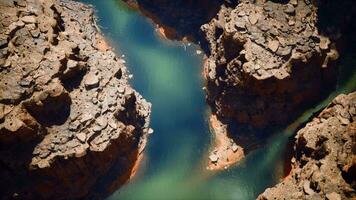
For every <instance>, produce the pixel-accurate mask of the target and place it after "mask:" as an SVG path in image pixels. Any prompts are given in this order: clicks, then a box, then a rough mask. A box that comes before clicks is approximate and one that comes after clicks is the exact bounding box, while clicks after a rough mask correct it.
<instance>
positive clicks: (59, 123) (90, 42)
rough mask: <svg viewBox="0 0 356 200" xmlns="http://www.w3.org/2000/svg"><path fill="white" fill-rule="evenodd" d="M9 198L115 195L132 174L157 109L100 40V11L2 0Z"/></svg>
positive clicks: (3, 156) (1, 127)
mask: <svg viewBox="0 0 356 200" xmlns="http://www.w3.org/2000/svg"><path fill="white" fill-rule="evenodd" d="M0 11H1V12H0V13H1V14H0V21H1V23H0V176H1V179H0V196H1V198H2V199H10V198H20V199H24V198H25V199H73V198H81V197H94V196H100V197H102V196H105V195H107V194H108V193H110V192H112V191H114V190H115V189H116V188H117V187H118V186H120V185H121V184H123V183H124V182H125V181H126V180H127V179H128V178H129V177H130V174H131V170H132V168H133V166H134V165H135V162H136V160H137V158H138V156H139V155H140V154H141V153H142V151H143V148H144V146H145V142H146V138H147V134H148V132H149V127H148V125H149V115H150V104H149V103H147V102H146V101H145V100H144V99H143V98H142V97H141V96H140V95H139V94H138V93H137V92H136V91H135V90H133V89H132V88H131V87H130V86H129V84H128V77H129V75H128V73H127V70H126V67H125V66H124V61H123V60H122V59H121V58H118V57H116V56H115V54H114V53H113V51H111V50H110V47H109V46H108V45H107V44H106V43H105V40H103V38H102V36H101V35H100V34H99V32H98V30H97V27H96V24H95V20H94V16H93V9H92V8H91V7H89V6H86V5H84V4H82V3H77V2H72V1H66V0H61V1H59V0H58V1H57V0H50V1H47V0H46V1H40V0H27V1H23V0H16V1H15V0H5V1H0Z"/></svg>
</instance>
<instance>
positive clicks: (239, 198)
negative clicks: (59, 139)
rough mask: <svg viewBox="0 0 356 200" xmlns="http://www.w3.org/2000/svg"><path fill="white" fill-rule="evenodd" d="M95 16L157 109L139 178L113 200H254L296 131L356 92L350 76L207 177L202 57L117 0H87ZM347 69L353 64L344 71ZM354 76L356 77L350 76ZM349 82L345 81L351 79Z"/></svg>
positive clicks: (270, 181)
mask: <svg viewBox="0 0 356 200" xmlns="http://www.w3.org/2000/svg"><path fill="white" fill-rule="evenodd" d="M83 2H86V3H90V4H93V5H94V6H95V8H96V10H97V15H98V18H99V21H98V23H99V26H100V27H101V29H102V32H103V33H104V34H105V35H106V37H107V38H108V40H109V41H110V44H111V46H113V47H115V49H116V52H117V53H118V55H120V54H124V55H125V60H126V61H127V66H128V69H129V70H130V72H131V73H132V74H133V75H134V77H133V79H132V81H131V83H132V84H133V86H134V88H135V89H136V90H137V91H138V92H140V93H141V94H142V96H144V98H146V99H147V100H148V101H150V102H151V103H152V105H153V106H152V115H151V126H152V128H153V129H154V131H155V132H154V134H153V135H151V137H150V138H149V141H148V145H147V147H146V153H145V159H144V162H143V163H142V166H141V167H140V170H139V172H138V174H137V175H136V177H135V178H134V179H133V180H131V181H130V182H129V183H127V184H126V185H125V186H123V187H122V188H120V189H119V190H118V191H117V192H115V193H114V194H113V195H111V196H110V197H109V198H108V199H110V200H116V199H132V200H140V199H154V200H159V199H162V200H163V199H164V200H166V199H216V200H218V199H224V200H225V199H236V200H249V199H255V198H256V197H257V195H258V194H260V193H261V192H263V191H264V190H265V189H266V188H267V187H270V186H272V185H274V184H276V183H277V182H278V181H279V178H281V176H282V174H283V169H282V168H281V166H283V164H284V163H283V162H284V155H283V154H284V150H285V147H286V144H287V143H288V141H289V137H290V136H292V134H293V133H295V128H296V127H297V126H298V125H299V124H302V123H304V122H305V121H306V120H307V119H308V118H310V116H312V114H313V113H314V112H316V111H317V110H320V109H321V108H322V107H323V106H325V105H327V102H329V101H330V99H331V98H332V97H334V96H335V95H336V94H337V93H340V92H349V91H353V90H354V89H355V80H356V77H355V72H354V70H351V71H352V72H351V73H350V70H349V71H347V72H344V75H345V78H343V80H345V81H344V82H342V83H341V85H340V86H339V88H338V91H337V92H335V93H334V94H333V95H331V96H330V98H329V99H328V100H326V101H324V102H323V103H321V104H320V105H319V106H318V107H316V108H314V109H311V110H309V111H307V112H306V113H305V114H304V115H303V116H301V118H299V119H298V120H297V121H296V122H295V123H294V124H292V125H291V126H290V127H289V128H287V129H286V130H285V131H281V132H280V133H278V134H274V135H272V136H271V138H270V139H269V141H268V142H267V144H266V145H265V146H264V147H262V148H260V149H258V150H256V151H254V152H252V153H250V154H249V155H248V156H247V157H246V159H244V160H243V161H242V162H241V163H239V164H238V165H237V166H235V167H232V168H230V169H228V170H226V171H222V172H214V173H212V172H209V171H207V170H205V169H204V168H203V166H202V158H203V156H204V154H205V153H206V151H207V149H208V145H209V144H210V141H209V136H210V133H209V131H208V124H207V119H206V118H205V117H206V113H207V106H206V104H205V97H204V93H203V90H202V87H203V80H202V77H201V71H202V62H203V58H202V56H200V55H197V54H196V53H195V52H196V49H197V47H196V46H194V45H191V46H188V45H187V44H183V43H180V42H170V41H166V40H163V39H161V38H159V37H158V36H157V35H156V34H155V31H154V24H153V23H152V22H150V20H148V19H146V18H145V17H143V16H141V15H140V14H139V13H138V12H136V11H134V10H131V9H130V8H128V7H126V5H125V4H124V3H122V2H121V1H117V0H83ZM347 64H349V63H348V62H346V63H344V65H347ZM349 74H351V75H353V76H351V77H350V76H348V75H349ZM346 77H347V78H346Z"/></svg>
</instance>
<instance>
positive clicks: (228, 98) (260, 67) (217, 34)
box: [202, 1, 338, 127]
mask: <svg viewBox="0 0 356 200" xmlns="http://www.w3.org/2000/svg"><path fill="white" fill-rule="evenodd" d="M316 22H317V8H316V6H315V5H313V4H307V3H305V1H290V2H289V3H288V4H280V3H274V2H272V1H267V2H264V1H256V2H255V3H250V1H241V2H240V4H239V5H238V6H237V7H236V8H233V9H232V8H223V9H221V11H220V12H219V14H218V17H217V18H215V19H213V20H212V21H211V22H210V23H209V24H206V25H204V26H203V27H202V28H203V30H204V31H205V32H206V35H207V39H208V40H209V43H210V57H209V59H208V60H207V61H206V64H205V67H204V70H205V77H206V80H207V93H208V101H209V103H210V105H211V106H212V107H213V110H214V112H216V113H217V114H218V115H219V116H220V117H223V118H230V119H233V120H234V121H236V122H238V123H241V124H246V123H249V124H251V125H253V126H255V127H266V126H268V125H278V124H285V123H286V122H288V121H289V120H290V119H291V118H294V117H295V116H298V114H300V111H302V110H303V109H304V108H305V107H306V105H310V104H311V103H313V102H314V103H315V102H318V100H320V99H322V98H323V97H325V94H327V93H328V92H329V91H331V89H333V88H334V84H335V80H336V76H335V71H336V70H335V67H333V66H332V61H334V60H336V59H337V58H338V53H337V51H336V49H335V46H334V45H333V44H332V43H331V41H330V40H329V38H328V37H325V36H322V35H320V34H319V33H318V28H317V27H316Z"/></svg>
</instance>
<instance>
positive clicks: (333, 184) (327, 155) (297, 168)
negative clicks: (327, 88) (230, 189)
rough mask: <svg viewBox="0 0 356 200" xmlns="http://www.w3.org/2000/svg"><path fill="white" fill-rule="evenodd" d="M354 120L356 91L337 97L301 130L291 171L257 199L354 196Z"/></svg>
mask: <svg viewBox="0 0 356 200" xmlns="http://www.w3.org/2000/svg"><path fill="white" fill-rule="evenodd" d="M355 120H356V92H353V93H351V94H349V95H339V96H338V97H336V98H335V99H334V100H333V101H332V103H331V104H330V105H329V106H328V107H327V108H326V109H324V110H323V111H322V112H321V113H320V114H319V115H318V116H317V117H315V118H314V119H313V120H312V121H311V122H309V123H308V124H306V125H305V127H304V128H302V129H301V130H299V131H298V133H297V136H296V142H295V146H294V150H295V155H294V157H293V158H292V161H291V163H292V170H291V172H290V175H289V176H288V177H286V178H285V180H284V181H283V182H281V183H279V184H278V185H276V186H275V187H273V188H269V189H267V190H266V191H265V192H264V193H263V194H261V195H260V196H259V197H258V199H259V200H269V199H291V200H293V199H298V200H299V199H328V200H341V199H355V198H356V188H355V186H356V185H355V184H356V151H355V148H356V121H355Z"/></svg>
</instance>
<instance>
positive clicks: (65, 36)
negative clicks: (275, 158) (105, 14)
mask: <svg viewBox="0 0 356 200" xmlns="http://www.w3.org/2000/svg"><path fill="white" fill-rule="evenodd" d="M124 2H126V3H127V4H128V8H127V9H131V10H129V11H128V12H136V11H139V12H140V13H141V14H142V15H143V16H145V17H147V18H150V19H151V20H152V23H153V26H156V29H157V31H158V35H160V36H163V37H164V39H162V38H161V39H162V41H166V42H167V41H168V42H170V41H172V40H173V41H174V40H177V41H178V44H179V45H182V46H183V47H184V49H185V51H187V52H189V51H190V50H189V48H191V47H190V45H191V44H192V43H195V44H197V45H198V47H197V48H198V49H199V48H200V49H199V50H195V49H194V52H201V51H202V52H204V62H203V63H202V66H201V68H199V69H198V70H200V71H202V78H203V80H204V85H203V91H204V92H205V95H206V96H205V97H206V103H207V105H208V106H209V112H208V114H207V117H206V118H207V119H206V121H207V123H208V124H209V128H210V131H209V132H210V133H211V144H210V147H209V148H208V149H203V150H199V151H204V152H205V151H207V152H208V155H207V156H202V155H201V154H199V153H195V152H194V153H186V154H192V155H194V156H196V157H194V160H200V159H204V160H203V161H202V163H203V165H204V168H207V169H208V171H210V172H205V171H204V172H201V173H198V174H199V175H200V176H201V177H200V176H199V175H197V176H195V175H194V176H191V177H190V178H191V179H193V178H192V177H199V178H198V179H202V180H206V181H207V182H209V181H211V179H212V178H211V179H209V178H207V177H212V176H216V175H215V174H214V173H216V174H217V173H223V172H221V171H224V169H227V168H232V170H239V168H237V169H234V167H235V166H238V165H240V164H241V165H243V163H244V160H248V159H250V158H251V157H253V156H254V153H255V152H256V151H257V152H258V150H259V149H263V148H264V147H265V146H267V145H268V141H269V140H270V139H271V138H273V137H275V136H276V135H277V136H278V134H277V132H279V131H280V130H283V129H286V127H288V125H290V124H292V123H294V122H295V121H296V120H298V117H300V116H301V115H303V113H304V112H305V111H306V110H308V109H310V108H313V107H315V106H316V105H318V104H320V102H321V101H322V100H325V99H327V98H328V97H329V99H330V101H329V102H330V103H328V104H327V105H326V106H321V108H320V109H317V110H316V111H313V112H314V113H313V114H311V116H310V117H309V119H307V120H305V121H304V122H301V123H299V124H298V128H296V129H295V130H293V133H292V135H291V136H290V137H289V140H290V141H289V143H290V144H289V145H288V146H287V145H286V144H284V143H283V144H284V145H285V146H287V147H284V146H281V147H279V148H280V149H279V151H284V148H289V149H286V150H285V151H287V152H288V153H287V154H288V155H286V156H285V157H284V158H283V164H279V165H282V168H285V169H286V170H284V172H285V173H286V174H283V176H282V177H279V178H282V179H281V180H279V181H273V183H274V184H276V183H277V182H280V183H277V185H275V186H273V185H271V183H270V182H268V183H264V189H265V188H266V187H267V186H268V187H271V188H268V189H266V190H265V191H264V192H263V190H264V189H263V190H261V189H258V191H259V192H258V194H259V195H258V194H252V195H250V196H248V198H249V199H250V198H251V199H252V196H254V197H253V198H257V199H260V200H268V199H328V200H338V199H354V198H356V192H355V180H356V176H355V169H356V168H355V163H356V159H355V146H356V141H355V135H356V131H355V130H356V126H355V122H354V119H355V115H356V112H355V109H356V93H355V92H354V91H355V89H356V85H355V82H354V80H353V79H354V76H353V74H354V73H355V71H354V64H356V62H350V63H347V60H348V59H354V56H355V55H356V53H355V52H356V51H355V49H356V46H355V44H356V41H355V39H354V34H355V33H356V23H355V21H354V20H352V19H353V18H354V17H356V16H355V13H356V12H355V11H356V4H355V3H353V1H352V0H345V1H343V2H336V1H331V0H321V1H309V0H289V1H284V0H280V1H277V0H273V1H272V0H240V1H227V0H224V1H223V0H213V1H209V2H206V1H189V0H188V1H184V0H178V1H162V0H151V1H146V0H124ZM99 4H100V3H98V5H99ZM120 6H121V5H120ZM125 9H126V8H125ZM0 11H1V14H0V19H1V23H0V176H1V177H2V180H0V186H1V188H0V196H1V199H35V198H36V199H79V198H89V199H103V198H106V197H109V195H110V194H112V193H114V192H115V191H117V190H118V189H119V188H121V187H122V186H123V185H124V184H125V183H127V182H128V181H129V180H130V179H131V178H132V177H133V176H134V174H135V172H136V171H137V168H138V166H140V165H143V164H140V161H142V160H145V159H144V158H143V157H144V156H143V155H144V149H145V147H146V143H147V142H148V136H149V135H150V134H151V133H152V132H153V130H152V128H150V118H151V117H152V116H151V103H149V102H148V101H147V100H145V98H148V97H149V99H150V101H151V99H152V102H153V112H155V111H154V109H155V106H156V105H157V110H159V111H160V112H162V111H165V112H164V113H163V114H167V113H166V112H167V111H168V112H169V113H170V117H167V116H164V118H165V119H166V120H169V119H171V120H173V121H174V120H177V122H175V123H177V124H179V125H180V126H187V127H191V126H192V127H193V125H192V124H191V123H198V125H197V127H198V129H199V130H198V131H197V132H199V131H200V132H204V129H203V128H202V127H201V126H204V125H200V121H199V122H198V121H194V120H192V119H193V118H195V117H196V115H193V114H191V113H189V112H187V113H185V110H184V109H183V108H181V110H179V108H178V109H176V108H175V107H174V105H168V104H167V105H166V104H165V103H162V105H159V104H160V102H163V101H164V100H166V97H164V96H163V95H162V96H160V95H159V94H157V93H154V94H155V95H156V96H157V97H156V98H154V96H152V95H151V93H148V92H147V91H145V90H149V89H150V88H149V87H148V88H149V89H144V90H143V92H141V91H140V93H142V95H143V96H141V94H140V93H139V92H137V91H136V90H135V89H136V88H137V89H142V88H145V87H142V86H141V85H146V84H147V85H148V86H150V87H153V85H154V84H152V83H148V82H149V81H152V82H154V81H155V80H154V79H148V80H149V81H148V82H147V83H143V84H133V86H131V84H132V82H131V79H132V75H131V74H130V72H129V71H128V68H127V67H126V61H125V60H124V59H123V58H124V55H122V56H117V55H118V51H117V50H115V49H114V48H112V47H111V46H112V45H113V44H115V42H112V40H113V38H114V37H113V36H110V35H109V34H108V35H109V36H107V35H105V36H103V33H101V30H100V29H99V27H101V26H100V25H98V24H97V23H98V19H97V18H96V16H95V13H94V8H93V7H92V6H90V5H87V4H84V3H79V2H75V1H70V0H49V1H42V0H26V1H25V0H0ZM99 21H100V18H99ZM129 23H135V22H134V21H133V20H132V21H129ZM104 28H105V27H104ZM127 28H128V27H127ZM103 30H104V31H103V32H104V33H105V31H107V30H106V29H103ZM142 30H144V31H146V29H144V27H142ZM132 31H133V30H132ZM128 34H130V33H128ZM140 37H141V38H142V36H140ZM150 37H151V36H149V35H147V40H148V39H150ZM107 38H109V40H108V39H107ZM141 38H139V39H137V38H136V40H138V42H139V43H142V45H143V46H145V45H147V43H145V41H141ZM126 39H127V41H129V40H130V37H127V38H124V39H123V40H121V41H122V43H119V44H118V46H119V48H121V47H120V45H129V44H130V43H129V42H128V43H126ZM143 40H144V39H143ZM107 41H110V43H109V42H107ZM170 45H172V44H170ZM173 45H176V43H174V44H173ZM115 47H116V46H115ZM135 47H136V48H137V51H138V52H139V54H140V53H141V54H144V52H149V53H150V54H149V55H151V56H150V57H153V59H154V53H152V52H155V51H154V48H156V47H159V48H163V47H162V45H157V46H154V45H151V46H148V45H147V46H146V48H151V49H152V52H150V51H145V50H144V48H138V47H141V46H134V47H132V48H135ZM122 48H124V47H122ZM187 48H188V50H187ZM194 48H195V47H194ZM151 49H150V50H151ZM133 51H136V49H134V50H133ZM167 51H168V50H167ZM155 53H156V52H155ZM197 54H198V53H197ZM199 54H200V53H199ZM127 56H128V59H130V55H127ZM179 56H181V55H179ZM194 56H197V55H194ZM163 57H164V55H163V53H162V58H160V59H162V60H163V59H165V58H163ZM131 58H132V57H131ZM145 58H146V60H145V62H147V63H149V64H150V65H151V66H149V67H150V68H149V70H152V71H153V70H154V68H155V67H158V66H154V64H152V63H151V62H150V61H149V59H147V57H145ZM157 58H158V57H157ZM345 62H346V63H347V64H342V63H345ZM138 63H139V62H138ZM153 63H156V62H153ZM157 63H158V62H157ZM135 64H137V63H135V62H131V63H129V67H132V66H131V65H135ZM139 64H142V63H139ZM165 64H166V65H172V66H176V65H175V64H176V63H175V61H173V60H171V62H170V63H169V62H168V63H165ZM188 64H189V63H188ZM343 65H347V67H348V68H351V69H347V70H348V71H349V72H348V75H349V76H351V89H348V90H345V91H347V92H345V93H346V94H339V93H341V92H338V91H339V88H340V87H341V86H340V85H341V82H342V80H341V79H343V78H342V77H341V75H340V74H342V73H341V72H342V71H343V70H345V69H344V68H345V67H344V66H343ZM151 67H152V68H151ZM166 67H167V66H166ZM187 67H196V66H187ZM130 69H131V68H130ZM132 69H134V68H132ZM139 69H141V70H142V69H143V68H139ZM157 69H161V70H163V71H164V72H168V71H167V70H166V71H165V69H166V68H164V67H162V68H157ZM130 71H131V70H130ZM133 71H134V70H133ZM143 71H144V69H143ZM140 73H142V72H140ZM146 73H151V72H147V71H146ZM179 73H180V72H179ZM179 73H177V74H175V75H176V76H179V75H180V74H179ZM133 74H134V75H135V78H134V79H133V80H134V81H135V80H136V81H137V79H139V81H147V80H146V79H144V77H145V76H143V75H142V74H141V75H140V74H139V73H137V71H134V73H133ZM137 74H138V75H140V76H137ZM346 74H347V73H346ZM162 76H167V77H170V78H172V77H174V76H168V73H167V74H162ZM162 76H160V77H159V78H158V79H163V80H165V79H164V77H162ZM157 77H158V76H155V78H156V79H157ZM192 77H193V76H192ZM195 78H196V79H198V78H197V77H195ZM190 79H192V78H190ZM172 81H173V80H172ZM172 81H168V82H172ZM168 82H165V83H164V84H168ZM134 83H135V82H134ZM157 83H158V81H157ZM190 83H191V82H188V84H190ZM175 84H176V85H179V84H178V83H175ZM194 84H195V82H194ZM198 84H199V82H198ZM158 85H159V84H158ZM161 87H162V88H164V87H167V88H169V89H168V90H171V88H173V87H169V86H168V85H165V86H164V85H161ZM186 87H189V86H186ZM197 87H199V85H197ZM177 88H178V87H177ZM183 89H184V88H183ZM185 91H189V92H191V93H192V94H193V93H196V91H195V90H189V89H188V88H186V89H185ZM335 91H336V92H335ZM340 91H341V90H340ZM173 92H174V91H173ZM179 92H180V90H179V89H177V91H176V93H178V94H177V95H173V94H172V93H168V92H167V93H164V94H165V96H168V95H172V97H175V98H178V100H179V101H178V100H176V101H173V102H172V103H171V104H174V103H175V104H177V105H181V104H179V102H181V101H187V99H188V100H189V101H195V99H193V96H194V95H192V96H188V94H185V93H183V92H181V93H179ZM333 92H334V93H333ZM347 93H348V94H347ZM147 94H148V95H147ZM179 94H180V95H187V96H188V97H187V98H186V99H184V97H182V96H179ZM336 94H337V95H336ZM197 96H199V94H198V95H197ZM331 97H332V98H331ZM333 97H335V98H333ZM157 98H161V99H162V100H160V101H157ZM331 99H333V100H331ZM156 102H158V103H156ZM187 102H188V101H187ZM192 105H193V106H194V105H195V104H192ZM162 106H168V107H172V108H174V109H176V110H175V111H177V113H174V112H175V111H173V112H172V109H162V108H161V107H162ZM195 106H196V105H195ZM323 107H325V108H323ZM174 109H173V110H174ZM187 109H189V108H187ZM178 110H179V112H178ZM192 111H194V112H196V111H197V112H200V113H203V112H204V111H203V109H201V108H200V107H199V108H195V109H194V110H192ZM182 113H183V114H182ZM160 114H161V113H160ZM163 114H162V116H163ZM180 115H182V116H183V117H185V119H186V121H185V120H183V122H180V121H179V120H180V118H175V117H174V116H180ZM162 116H160V117H161V118H156V117H155V118H154V120H155V124H154V125H155V126H156V123H161V124H164V126H167V127H169V128H171V129H178V130H180V129H179V128H177V127H174V126H173V125H171V124H170V123H168V124H165V121H164V120H163V118H162ZM199 117H201V116H199ZM159 120H161V121H162V122H158V121H159ZM190 120H191V121H192V122H191V123H190V122H188V121H190ZM172 123H173V122H172ZM194 125H196V124H194ZM194 128H196V127H195V126H194ZM154 129H155V130H156V127H154ZM287 129H288V128H287ZM162 130H164V132H171V131H172V132H173V133H175V132H174V130H168V129H167V128H165V129H163V128H162V129H161V127H159V126H158V131H159V132H162ZM183 131H185V130H183ZM157 134H158V135H159V134H161V133H157ZM204 134H205V133H203V134H202V135H203V137H205V138H208V137H209V135H208V134H205V135H204ZM188 135H189V134H186V135H178V136H176V137H189V136H188ZM159 136H160V137H162V138H164V137H167V136H164V135H159ZM169 137H174V136H169ZM153 139H154V138H153ZM189 139H190V138H188V139H187V141H189ZM172 140H173V141H174V140H175V143H176V144H184V143H188V142H187V141H185V142H178V141H179V140H178V139H177V138H176V139H174V138H173V139H172ZM192 140H193V141H195V140H194V139H192ZM168 141H170V140H159V139H154V142H153V143H152V146H155V147H150V148H151V149H153V150H152V152H153V153H155V154H157V155H154V154H153V153H152V152H151V153H150V152H148V155H149V156H148V159H150V156H151V159H152V157H155V156H157V157H159V156H160V155H161V154H160V151H161V149H160V147H157V145H161V146H163V147H162V148H164V147H165V146H169V145H171V144H170V143H168ZM193 143H194V142H193ZM194 145H195V146H194V147H188V146H187V147H185V146H181V147H180V148H181V149H183V150H184V148H187V152H189V149H190V148H192V149H196V148H197V147H196V146H199V145H201V146H202V145H203V144H202V143H194ZM171 148H172V149H173V146H171ZM178 148H179V147H178ZM164 150H168V151H169V152H170V153H168V152H167V154H169V157H173V160H174V156H175V155H176V154H174V153H173V151H176V149H173V150H172V151H171V149H170V147H167V148H166V149H164ZM197 157H199V158H197ZM160 158H162V156H161V157H160ZM175 159H177V160H178V161H180V158H178V157H177V158H175ZM163 160H164V158H163ZM163 160H159V159H156V160H152V161H151V162H156V163H155V164H152V163H150V162H148V164H146V165H150V166H153V167H152V168H155V169H154V170H153V171H155V170H156V168H157V169H161V168H159V167H160V165H159V164H160V163H161V162H162V163H163ZM146 162H147V161H146ZM263 162H266V163H267V158H265V159H261V160H260V161H259V162H258V161H256V163H255V164H257V165H263ZM178 163H179V162H178ZM179 164H181V163H179ZM182 165H183V164H182ZM276 165H277V164H276ZM178 169H179V168H178ZM189 169H190V168H189ZM194 169H195V168H194ZM199 170H200V171H202V170H203V169H201V168H199ZM229 170H230V169H229ZM191 171H193V170H191ZM247 172H248V173H253V172H252V171H247ZM147 173H148V174H149V175H150V172H147ZM177 173H178V172H177ZM207 173H213V174H214V175H211V174H209V175H206V174H207ZM256 173H257V172H256ZM188 176H189V175H188ZM148 177H149V178H150V176H148ZM153 177H154V176H153ZM202 177H204V178H202ZM276 177H277V176H276ZM189 180H190V179H189ZM189 180H188V181H189ZM194 180H195V179H194ZM242 181H243V180H242ZM192 182H194V181H192ZM211 182H212V181H211ZM199 184H202V183H200V182H199ZM132 187H133V190H136V188H135V185H133V186H132ZM226 187H227V186H226ZM149 188H150V187H149ZM204 189H205V188H204ZM204 189H203V190H204ZM137 191H138V192H137V193H140V190H139V188H137ZM179 191H180V190H178V189H177V191H176V192H179ZM286 191H288V192H286ZM166 192H167V193H169V192H172V191H169V190H167V191H166ZM196 192H198V193H199V190H197V191H196ZM261 192H262V193H261ZM260 193H261V194H260ZM208 194H209V193H208V192H207V193H206V194H202V193H200V195H201V196H200V197H197V196H195V197H194V198H192V197H189V196H184V195H183V196H179V195H177V196H175V197H176V198H178V197H184V198H188V199H195V198H196V199H200V198H203V199H204V198H206V197H207V196H205V195H208ZM130 197H131V198H132V196H130ZM133 197H135V196H133ZM138 197H140V198H142V196H138ZM160 197H162V196H160ZM113 198H115V197H113ZM119 198H120V197H119ZM140 198H139V199H140ZM147 198H148V197H147ZM172 198H174V197H172ZM210 198H212V197H211V196H210ZM216 198H225V197H223V196H220V197H216ZM241 198H242V199H244V198H243V197H241ZM246 198H247V197H246ZM123 199H125V197H123ZM152 199H154V197H152ZM213 199H214V198H213ZM227 199H230V198H227Z"/></svg>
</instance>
